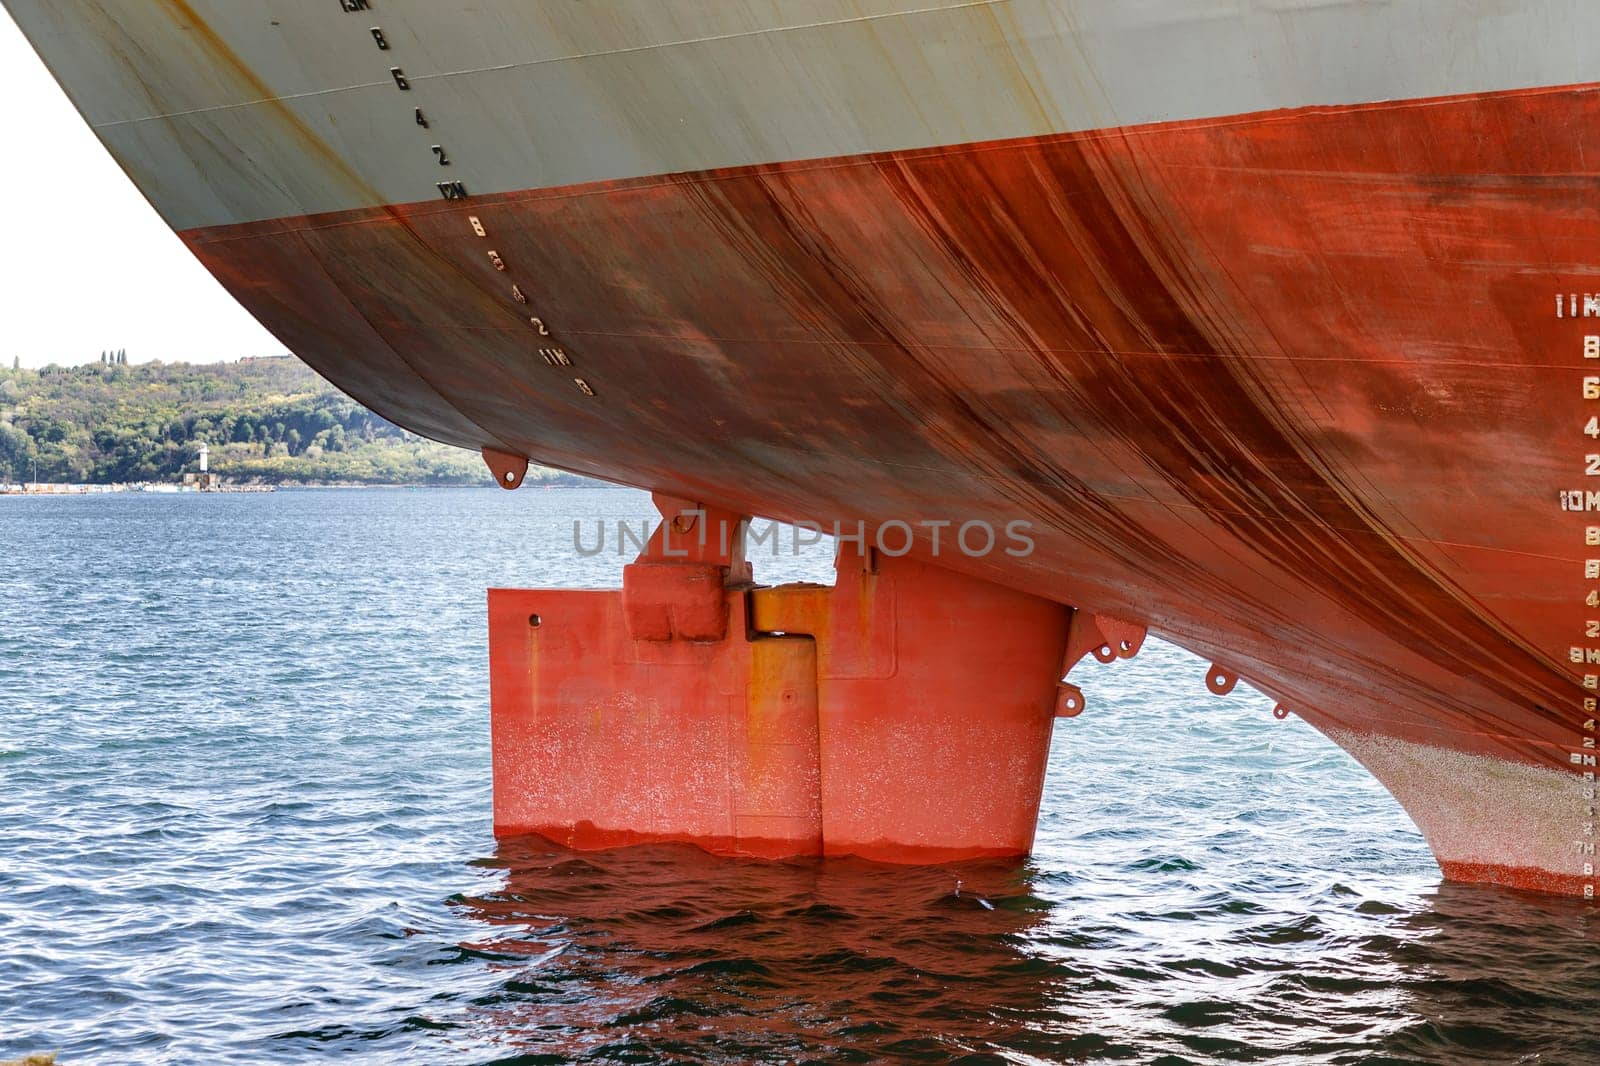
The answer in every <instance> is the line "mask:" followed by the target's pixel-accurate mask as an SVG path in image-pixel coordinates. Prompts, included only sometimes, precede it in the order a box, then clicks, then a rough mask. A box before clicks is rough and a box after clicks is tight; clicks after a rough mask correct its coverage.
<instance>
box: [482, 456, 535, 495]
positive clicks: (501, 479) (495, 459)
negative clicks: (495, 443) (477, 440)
mask: <svg viewBox="0 0 1600 1066" xmlns="http://www.w3.org/2000/svg"><path fill="white" fill-rule="evenodd" d="M483 461H484V464H485V465H486V466H488V468H489V473H491V474H493V475H494V483H495V484H496V485H499V486H500V487H501V488H503V489H507V490H509V489H517V488H521V487H522V479H523V478H525V477H527V476H528V457H527V456H525V455H513V454H511V453H510V452H503V451H500V450H499V449H497V448H485V449H483Z"/></svg>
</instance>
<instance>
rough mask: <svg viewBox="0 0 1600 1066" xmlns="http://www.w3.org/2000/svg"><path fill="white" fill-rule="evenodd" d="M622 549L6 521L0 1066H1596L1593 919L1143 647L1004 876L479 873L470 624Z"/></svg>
mask: <svg viewBox="0 0 1600 1066" xmlns="http://www.w3.org/2000/svg"><path fill="white" fill-rule="evenodd" d="M647 508H648V502H647V500H646V499H645V497H643V496H642V495H641V494H638V493H630V492H624V491H621V490H614V489H593V490H590V489H581V490H563V491H555V492H545V493H541V492H523V493H520V494H517V495H514V496H513V495H509V494H505V493H500V492H498V491H495V490H489V491H486V492H476V491H433V492H416V491H392V492H364V493H280V494H277V495H275V496H237V497H210V498H201V497H148V498H144V497H131V496H122V497H117V496H108V497H98V498H94V497H90V498H83V499H54V500H50V499H37V500H35V499H0V558H4V559H5V560H7V562H8V566H7V567H5V568H3V570H0V787H3V789H4V794H5V797H6V802H5V803H4V805H3V806H0V860H3V861H0V937H3V943H4V945H5V948H6V950H5V951H4V952H0V1058H11V1057H19V1056H21V1055H23V1054H26V1053H29V1052H35V1051H57V1052H59V1053H60V1061H61V1062H62V1063H63V1064H65V1066H71V1064H77V1063H117V1064H121V1063H144V1062H150V1063H189V1062H205V1063H208V1064H214V1063H249V1064H258V1063H278V1062H281V1063H303V1062H307V1061H321V1060H329V1061H338V1062H340V1063H368V1062H370V1063H395V1062H426V1063H559V1062H570V1061H619V1062H651V1063H655V1062H723V1063H742V1062H747V1061H751V1060H758V1059H759V1060H774V1061H793V1062H828V1063H833V1062H879V1061H890V1062H968V1063H996V1062H1012V1063H1056V1062H1123V1061H1125V1062H1139V1063H1203V1062H1224V1061H1226V1062H1285V1063H1303V1062H1318V1063H1322V1062H1330V1063H1370V1062H1424V1063H1466V1062H1482V1063H1501V1062H1511V1061H1528V1062H1552V1063H1581V1062H1594V1061H1600V1038H1597V1037H1596V1036H1595V1035H1593V1034H1594V1033H1595V1027H1594V1025H1593V1018H1594V1017H1595V1016H1596V1012H1597V1008H1600V952H1597V951H1596V950H1595V947H1596V940H1597V938H1600V933H1597V928H1596V924H1595V914H1594V912H1593V911H1592V910H1590V909H1588V908H1585V907H1584V906H1583V905H1581V904H1578V903H1574V902H1571V901H1565V900H1550V899H1541V898H1538V897H1533V896H1524V895H1518V894H1516V893H1512V892H1507V891H1501V890H1496V889H1484V888H1470V887H1463V886H1450V885H1441V884H1440V883H1439V881H1438V876H1437V871H1436V870H1435V868H1434V867H1433V865H1432V862H1431V860H1430V859H1429V857H1428V854H1427V852H1426V849H1425V848H1424V847H1423V845H1422V842H1421V840H1420V839H1419V837H1418V836H1417V833H1416V831H1415V829H1414V828H1413V827H1412V826H1411V824H1410V823H1409V822H1408V821H1407V820H1406V819H1405V817H1404V815H1403V814H1402V813H1401V812H1400V811H1399V810H1398V808H1397V807H1396V806H1395V804H1394V803H1393V802H1392V800H1390V798H1389V797H1388V796H1387V795H1385V794H1384V793H1383V791H1382V789H1381V788H1380V787H1379V786H1378V785H1377V784H1376V783H1375V782H1374V781H1373V780H1372V779H1371V778H1370V777H1369V776H1367V775H1366V773H1365V772H1364V771H1362V770H1361V768H1360V767H1358V766H1357V765H1356V764H1355V763H1353V762H1352V761H1351V760H1349V759H1348V758H1347V757H1346V756H1344V755H1343V753H1341V752H1340V751H1338V750H1337V749H1336V748H1334V747H1333V746H1332V745H1330V744H1328V743H1327V742H1325V741H1324V740H1322V739H1321V738H1320V737H1318V736H1317V735H1316V734H1315V733H1313V732H1312V731H1310V730H1309V729H1307V728H1306V727H1304V726H1303V725H1302V724H1300V723H1298V722H1296V721H1289V722H1283V723H1279V722H1275V721H1274V720H1273V719H1272V718H1271V715H1270V705H1269V703H1268V701H1265V700H1262V699H1259V698H1257V697H1254V696H1252V695H1250V694H1249V693H1247V692H1245V691H1244V690H1243V689H1242V688H1241V689H1240V690H1238V691H1236V692H1235V693H1234V694H1233V695H1231V696H1229V697H1226V698H1221V699H1219V698H1216V697H1212V696H1210V695H1209V694H1208V693H1207V692H1206V691H1205V689H1204V687H1203V684H1202V677H1203V671H1204V664H1202V663H1199V662H1197V661H1196V660H1194V659H1192V658H1191V657H1189V656H1187V655H1184V654H1183V653H1181V652H1178V651H1177V650H1175V649H1172V648H1170V647H1166V646H1163V645H1159V644H1155V643H1152V644H1151V645H1150V646H1148V647H1147V648H1146V650H1145V651H1144V652H1143V653H1142V654H1141V655H1140V656H1139V657H1138V658H1137V659H1135V660H1133V661H1131V662H1121V663H1117V664H1113V665H1110V666H1105V667H1101V666H1099V665H1098V664H1095V663H1088V664H1086V666H1085V668H1084V672H1083V676H1082V677H1081V678H1079V677H1077V676H1075V677H1074V680H1077V681H1081V683H1082V684H1083V685H1084V687H1085V689H1086V690H1087V691H1088V692H1089V694H1090V696H1091V698H1092V701H1093V702H1092V707H1091V710H1090V713H1088V714H1086V715H1084V716H1083V717H1082V718H1079V719H1074V720H1071V721H1063V722H1061V723H1059V724H1058V727H1057V734H1056V739H1055V749H1054V753H1053V757H1052V762H1051V767H1050V772H1049V778H1048V782H1047V785H1046V791H1045V805H1044V809H1043V810H1042V812H1041V817H1040V826H1039V844H1038V849H1037V853H1036V855H1035V856H1034V858H1033V859H1032V860H1031V861H1030V862H1028V863H1025V864H1006V863H967V864H960V865H957V866H953V867H945V868H936V869H903V868H897V867H883V866H875V865H873V864H868V863H860V862H854V861H849V860H845V861H833V862H828V863H817V862H790V863H758V862H726V861H720V860H714V859H711V858H709V857H707V856H704V855H702V854H700V853H698V852H696V851H694V850H693V849H689V848H674V847H650V848H636V849H630V850H627V851H622V852H613V853H606V854H597V855H573V854H570V853H564V852H561V851H558V850H555V849H552V848H550V847H548V846H546V845H543V844H541V843H539V842H536V841H507V842H500V843H497V842H495V841H494V840H493V839H492V838H491V837H490V836H489V834H488V826H489V819H490V814H489V799H490V796H489V786H490V782H489V761H488V754H489V741H488V729H487V725H488V723H487V712H486V703H487V699H486V692H485V673H486V671H485V668H484V643H485V635H484V625H485V621H484V601H483V589H484V588H485V587H487V586H491V585H511V586H516V585H524V586H526V585H559V586H569V587H583V586H588V587H593V586H603V585H607V584H614V583H615V581H616V572H615V569H614V567H615V562H614V560H608V559H604V558H600V559H593V560H581V559H574V558H573V557H572V554H571V552H570V550H568V549H569V545H570V541H571V532H570V528H571V527H570V522H571V519H572V518H573V517H574V516H578V515H582V516H584V517H586V518H593V517H595V516H601V515H604V516H611V517H613V518H616V517H630V518H638V517H640V516H643V515H644V514H645V513H646V512H647ZM758 567H759V568H760V572H761V573H762V574H763V575H764V576H766V577H768V578H769V579H770V578H771V577H772V576H773V575H774V568H773V566H772V565H771V564H770V563H766V562H761V563H758ZM777 576H779V577H782V578H795V577H807V578H810V579H813V580H817V579H823V580H825V579H826V559H825V558H824V557H821V556H818V557H814V558H812V559H809V560H802V561H800V562H794V561H785V564H784V568H783V569H782V570H781V571H780V572H779V573H778V575H777ZM957 880H959V881H960V882H961V890H960V892H959V893H957V891H956V882H957Z"/></svg>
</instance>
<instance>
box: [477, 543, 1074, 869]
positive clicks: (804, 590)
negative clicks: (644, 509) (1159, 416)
mask: <svg viewBox="0 0 1600 1066" xmlns="http://www.w3.org/2000/svg"><path fill="white" fill-rule="evenodd" d="M706 571H710V572H712V573H713V574H714V575H715V582H714V583H709V582H706V581H705V580H704V577H705V572H706ZM679 577H683V578H685V579H687V580H678V578H679ZM707 608H709V609H707ZM1070 614H1071V613H1070V612H1069V611H1068V610H1066V609H1065V608H1063V607H1061V606H1060V605H1058V604H1055V603H1052V602H1050V601H1049V600H1043V599H1039V598H1038V597H1035V596H1029V595H1027V594H1025V593H1021V592H1015V591H1013V590H1011V589H1005V588H1001V587H999V586H996V585H991V584H989V583H987V582H983V581H975V580H973V579H972V578H969V577H965V576H962V575H959V574H955V573H952V572H951V571H948V570H944V569H941V568H937V567H931V566H927V565H925V564H922V563H918V562H915V561H912V560H909V559H891V558H877V559H874V560H872V561H871V562H870V563H868V562H865V561H863V559H862V558H861V557H859V556H856V555H854V554H852V553H848V552H847V553H844V554H843V555H841V557H840V561H839V567H838V580H837V582H836V584H835V585H834V586H833V587H832V588H820V587H817V586H814V585H804V586H785V587H781V588H767V589H758V590H753V591H751V590H748V588H747V583H738V582H736V583H735V586H734V587H733V588H731V589H728V590H724V588H723V584H722V574H721V573H719V572H718V567H716V566H715V565H708V564H704V563H700V562H670V561H662V560H661V559H660V558H659V557H658V558H656V559H652V560H648V561H642V562H641V563H639V564H636V565H634V566H631V567H629V568H628V570H627V572H626V574H625V577H624V586H623V590H622V591H621V592H591V591H566V590H547V591H527V590H519V589H495V590H493V591H491V592H490V594H489V648H490V660H489V661H490V678H491V692H492V697H493V700H492V702H493V731H494V769H495V791H494V800H495V832H496V833H498V834H500V835H502V836H505V835H516V834H520V833H530V832H531V833H537V834H539V835H541V836H544V837H546V838H549V839H551V840H554V841H557V842H558V843H561V844H564V845H566V846H568V847H575V848H582V849H588V848H597V847H609V846H614V845H617V844H633V843H643V842H648V841H682V842H688V843H694V844H698V845H700V846H701V847H703V848H706V849H707V850H709V851H713V852H716V853H719V854H728V855H755V856H761V857H765V858H781V857H789V856H797V855H856V856H860V857H862V858H868V859H875V860H879V861H888V862H902V863H904V862H913V863H926V862H947V861H953V860H958V859H973V858H986V857H1000V856H1020V855H1024V854H1026V853H1027V851H1028V849H1029V848H1030V847H1031V845H1032V843H1033V833H1034V827H1035V824H1036V822H1037V819H1038V812H1039V798H1040V791H1041V789H1042V788H1043V786H1044V772H1045V761H1046V757H1047V755H1048V751H1049V745H1050V725H1051V722H1052V720H1053V714H1054V710H1055V703H1056V694H1057V682H1058V681H1059V680H1060V677H1061V673H1062V668H1063V667H1062V662H1063V658H1064V656H1065V654H1066V649H1067V634H1068V622H1069V618H1070Z"/></svg>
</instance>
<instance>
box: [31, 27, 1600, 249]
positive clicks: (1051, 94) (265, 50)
mask: <svg viewBox="0 0 1600 1066" xmlns="http://www.w3.org/2000/svg"><path fill="white" fill-rule="evenodd" d="M0 3H4V5H5V6H6V7H7V8H8V9H9V10H10V11H11V13H12V14H13V15H14V16H15V17H16V19H17V21H18V22H19V23H20V24H21V26H22V28H23V30H24V32H25V33H27V35H28V36H29V38H30V39H32V41H33V42H34V44H35V46H36V47H37V48H38V49H39V51H40V52H41V54H42V55H43V56H44V58H45V61H46V62H47V63H48V64H49V66H50V67H51V69H52V70H53V71H54V72H55V74H56V76H57V77H58V79H59V80H60V81H61V82H62V84H63V85H64V86H65V87H66V88H67V91H68V92H69V93H70V94H71V96H72V98H73V99H74V100H75V101H76V103H77V105H78V107H79V108H80V109H81V110H82V111H83V113H84V114H85V116H86V117H87V118H88V119H89V121H90V123H91V124H92V125H93V126H94V127H95V129H96V130H97V132H98V133H99V135H100V136H101V138H102V139H103V140H104V141H105V143H106V144H107V146H108V147H109V148H110V149H111V151H112V153H113V154H114V155H115V156H116V157H117V159H118V160H120V161H121V163H122V165H123V166H124V167H125V168H126V169H127V171H128V172H129V174H130V175H131V176H132V177H133V179H134V180H135V181H136V182H137V183H138V185H139V186H140V188H141V189H143V190H144V191H145V193H146V194H147V195H148V196H149V197H150V199H151V200H152V201H153V202H154V203H155V205H156V207H157V208H158V209H159V210H160V211H161V213H162V214H163V216H164V217H165V218H166V219H167V220H168V222H170V223H171V224H172V226H173V227H174V228H176V229H179V230H185V229H190V228H194V227H201V226H214V225H224V224H230V223H237V222H245V221H255V220H262V219H271V218H280V217H289V216H298V215H304V214H316V213H322V212H331V211H341V210H346V209H352V208H360V207H372V206H377V205H380V204H384V203H411V202H416V201H419V200H424V199H427V198H430V197H436V196H439V195H440V192H439V189H438V184H439V183H440V182H441V181H448V182H455V181H459V182H461V185H462V188H463V189H465V190H466V191H468V192H469V193H473V194H477V193H495V192H509V191H515V190H521V189H528V188H547V187H552V186H565V185H572V184H579V183H585V182H594V181H602V180H609V179H618V178H630V177H639V176H645V175H653V174H662V173H676V172H682V171H699V170H706V169H712V168H719V167H729V166H740V165H747V164H754V163H769V162H782V161H792V160H797V159H818V158H827V157H834V156H847V155H855V154H859V153H867V152H878V151H887V150H897V149H916V148H922V147H932V146H937V145H948V144H962V143H970V142H974V141H988V140H996V139H1002V138H1013V137H1025V136H1036V135H1048V134H1053V133H1061V132H1067V131H1077V130H1086V129H1110V128H1115V127H1124V126H1129V125H1136V124H1141V123H1151V122H1162V121H1168V120H1182V119H1197V118H1208V117H1223V116H1229V115H1236V114H1241V113H1245V112H1259V111H1263V110H1270V109H1275V108H1287V107H1300V106H1305V105H1312V104H1355V103H1367V102H1372V101H1379V100H1401V99H1413V98H1418V97H1431V96H1440V95H1447V94H1459V93H1469V92H1478V91H1487V90H1508V89H1518V88H1525V87H1535V86H1548V85H1561V84H1573V83H1580V82H1587V81H1591V80H1593V79H1594V78H1595V76H1596V71H1597V69H1600V68H1597V67H1596V64H1595V61H1594V58H1593V54H1592V53H1593V47H1592V34H1591V33H1589V32H1586V31H1587V29H1588V28H1589V27H1590V26H1591V25H1592V24H1593V22H1594V21H1595V15H1594V10H1593V8H1592V5H1585V4H1580V3H1577V2H1573V0H1383V2H1379V0H1332V2H1330V0H746V2H739V3H734V2H714V3H703V2H694V3H688V2H673V0H586V2H583V3H577V2H572V0H477V2H475V3H472V4H462V3H454V2H440V0H281V2H278V3H273V4H259V3H248V2H240V0H190V2H183V0H0ZM350 8H354V9H355V10H348V9H350ZM375 31H376V32H375ZM380 45H381V47H380ZM392 69H398V71H399V72H400V74H399V77H400V79H403V82H404V84H405V85H407V86H409V88H408V89H402V88H401V83H400V81H397V80H396V77H395V76H394V75H392V74H391V70H392ZM419 109H420V111H421V114H422V119H423V120H425V121H426V122H427V123H428V125H427V126H426V127H423V126H420V125H418V120H417V112H418V110H419ZM435 146H438V148H439V150H440V153H442V154H443V156H444V158H446V159H448V160H449V165H448V166H444V165H441V162H440V158H439V153H436V152H435V151H434V147H435Z"/></svg>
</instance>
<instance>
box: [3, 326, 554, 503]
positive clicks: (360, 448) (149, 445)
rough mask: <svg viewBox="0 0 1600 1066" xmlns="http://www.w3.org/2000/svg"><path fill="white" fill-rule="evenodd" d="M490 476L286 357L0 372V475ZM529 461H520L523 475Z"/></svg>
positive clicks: (284, 479) (468, 481)
mask: <svg viewBox="0 0 1600 1066" xmlns="http://www.w3.org/2000/svg"><path fill="white" fill-rule="evenodd" d="M202 442H204V443H206V444H207V445H208V446H209V448H210V461H211V469H212V471H213V472H215V473H217V474H219V475H221V476H222V477H224V478H226V479H228V480H230V481H235V482H261V483H271V484H282V483H301V484H366V485H479V484H489V483H490V480H491V479H490V477H489V475H488V473H487V471H486V470H485V468H484V465H483V461H482V460H481V459H480V458H479V457H478V456H477V455H475V454H473V453H471V452H467V451H462V450H460V449H458V448H450V447H447V446H445V445H443V444H437V443H434V442H433V441H428V440H424V439H422V438H421V437H418V436H415V435H413V434H410V433H407V432H405V431H404V430H402V429H400V428H399V427H398V426H396V425H394V424H393V423H391V422H388V421H386V420H385V419H383V418H380V417H379V416H377V415H375V414H373V413H372V412H371V411H368V410H367V409H366V408H364V407H362V406H361V405H360V404H358V403H356V402H355V401H353V400H351V399H349V398H348V397H346V396H345V395H343V394H342V393H340V392H339V391H338V390H337V389H335V388H334V387H333V386H331V385H329V384H328V383H327V382H325V381H323V380H322V379H321V378H320V377H318V376H317V375H316V374H315V373H313V372H312V371H311V369H310V368H308V367H307V366H306V365H305V364H304V363H301V362H300V361H299V360H298V359H294V358H291V357H287V356H285V357H282V358H268V359H247V360H241V361H239V362H236V363H213V364H193V365H191V364H187V363H173V364H163V363H139V364H131V365H130V364H128V363H127V362H126V361H125V359H124V358H123V357H121V356H120V353H119V354H118V355H108V356H106V357H105V358H103V359H102V361H101V362H99V363H90V364H88V365H86V366H72V367H56V366H50V367H45V368H43V369H40V370H32V369H20V368H15V367H13V368H11V369H0V481H7V480H9V481H12V482H19V481H32V480H35V476H34V472H35V469H36V467H35V463H37V471H38V478H37V480H40V481H47V482H72V483H88V484H112V483H117V482H140V481H148V482H159V481H176V480H178V479H179V478H181V477H182V475H183V473H184V472H186V471H193V470H195V469H196V465H195V464H196V461H197V459H198V456H199V446H200V444H201V443H202ZM532 473H533V472H530V476H532Z"/></svg>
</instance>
